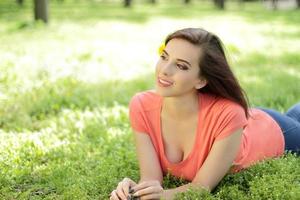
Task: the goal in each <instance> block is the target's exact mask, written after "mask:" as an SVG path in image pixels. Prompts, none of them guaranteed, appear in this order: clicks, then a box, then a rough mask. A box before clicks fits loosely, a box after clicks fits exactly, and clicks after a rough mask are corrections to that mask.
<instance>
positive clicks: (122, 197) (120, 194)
mask: <svg viewBox="0 0 300 200" xmlns="http://www.w3.org/2000/svg"><path fill="white" fill-rule="evenodd" d="M136 185H137V184H136V183H135V182H134V181H133V180H131V179H130V178H124V179H123V180H122V181H121V182H119V184H118V186H117V189H115V190H113V191H112V192H111V194H110V198H109V199H110V200H127V199H128V197H129V189H130V188H132V187H134V186H136Z"/></svg>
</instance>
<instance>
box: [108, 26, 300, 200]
mask: <svg viewBox="0 0 300 200" xmlns="http://www.w3.org/2000/svg"><path fill="white" fill-rule="evenodd" d="M161 50H162V51H161V53H160V59H159V61H158V63H157V65H156V73H155V78H156V83H155V86H156V87H155V90H149V91H145V92H141V93H138V94H136V95H135V96H134V97H133V98H132V100H131V102H130V106H129V110H130V121H131V126H132V129H133V132H134V136H135V141H136V149H137V155H138V160H139V166H140V177H141V178H140V181H139V183H138V184H137V183H135V182H134V181H132V180H131V179H129V178H125V179H124V180H123V181H121V182H120V183H119V184H118V186H117V188H116V189H115V190H114V191H112V193H111V197H110V199H113V200H118V199H130V196H131V195H132V196H134V197H135V196H136V197H140V199H142V200H144V199H160V198H164V199H167V200H169V199H172V198H173V197H174V196H175V193H178V192H184V191H186V190H187V189H188V187H198V188H203V189H205V190H207V191H212V190H213V189H214V188H215V187H216V186H217V185H218V183H219V182H220V181H221V179H222V178H223V177H224V176H225V175H226V174H227V173H236V172H238V171H240V170H241V169H244V168H247V167H249V166H250V165H251V164H254V163H256V162H258V161H260V160H263V159H264V158H270V157H279V156H281V155H283V154H284V151H285V150H289V151H291V152H295V153H298V154H299V152H300V150H299V149H300V103H298V104H296V105H295V106H294V107H292V108H291V109H289V111H288V112H287V113H286V114H281V113H279V112H277V111H274V110H269V109H263V108H261V109H259V108H251V109H249V108H248V103H247V100H246V98H245V95H244V93H243V90H242V89H241V87H240V85H239V83H238V81H237V79H236V78H235V77H234V75H233V73H232V71H231V69H230V67H229V65H228V62H227V60H226V57H225V54H224V50H223V47H222V44H221V41H220V39H219V38H218V37H217V36H216V35H214V34H212V33H210V32H208V31H206V30H203V29H199V28H187V29H182V30H178V31H176V32H174V33H172V34H170V35H169V36H168V37H167V38H166V40H165V47H164V48H163V49H161ZM167 173H171V174H172V175H174V176H177V177H181V178H184V179H186V180H189V181H191V182H190V183H189V184H187V185H183V186H181V187H177V188H175V189H169V190H164V189H163V188H162V185H161V184H162V180H163V176H164V175H166V174H167Z"/></svg>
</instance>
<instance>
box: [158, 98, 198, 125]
mask: <svg viewBox="0 0 300 200" xmlns="http://www.w3.org/2000/svg"><path fill="white" fill-rule="evenodd" d="M198 98H199V97H198V92H196V93H189V94H186V95H182V96H177V97H164V99H163V105H162V116H164V117H167V118H169V119H173V120H183V119H188V118H190V117H193V116H195V115H197V113H198V109H199V102H198Z"/></svg>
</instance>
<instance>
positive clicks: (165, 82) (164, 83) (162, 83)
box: [157, 78, 173, 87]
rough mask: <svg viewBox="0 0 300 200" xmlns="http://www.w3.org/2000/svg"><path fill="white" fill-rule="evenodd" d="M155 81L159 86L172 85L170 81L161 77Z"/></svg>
mask: <svg viewBox="0 0 300 200" xmlns="http://www.w3.org/2000/svg"><path fill="white" fill-rule="evenodd" d="M157 82H158V84H159V85H160V86H163V87H168V86H171V85H173V83H172V82H170V81H166V80H164V79H161V78H158V80H157Z"/></svg>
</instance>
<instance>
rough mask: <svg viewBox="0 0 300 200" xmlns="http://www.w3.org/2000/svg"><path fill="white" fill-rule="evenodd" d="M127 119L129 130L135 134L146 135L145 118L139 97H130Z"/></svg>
mask: <svg viewBox="0 0 300 200" xmlns="http://www.w3.org/2000/svg"><path fill="white" fill-rule="evenodd" d="M129 119H130V125H131V128H132V129H133V130H134V131H136V132H141V133H147V132H148V130H147V124H146V118H145V114H144V111H143V107H142V104H141V100H140V98H139V95H138V94H136V95H135V96H133V97H132V99H131V100H130V103H129Z"/></svg>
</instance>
